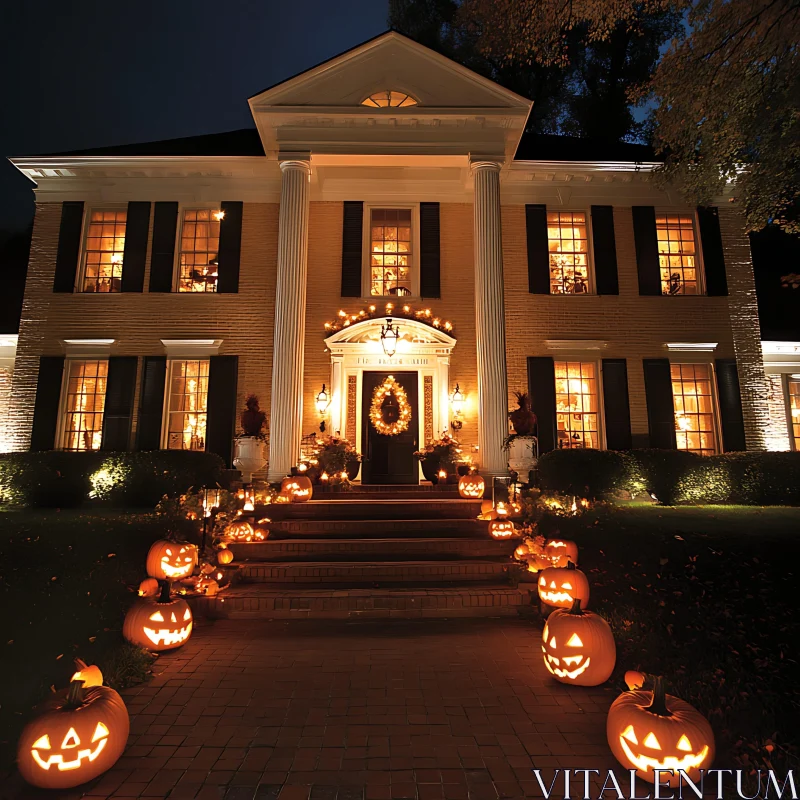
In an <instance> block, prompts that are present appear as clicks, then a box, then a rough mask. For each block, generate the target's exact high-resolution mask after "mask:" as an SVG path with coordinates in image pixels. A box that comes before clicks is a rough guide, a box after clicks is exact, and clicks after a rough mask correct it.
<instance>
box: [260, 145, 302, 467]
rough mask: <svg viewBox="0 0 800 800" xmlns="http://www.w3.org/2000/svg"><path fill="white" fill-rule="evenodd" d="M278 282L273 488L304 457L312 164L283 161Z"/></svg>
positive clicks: (271, 435) (271, 446)
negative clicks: (307, 282)
mask: <svg viewBox="0 0 800 800" xmlns="http://www.w3.org/2000/svg"><path fill="white" fill-rule="evenodd" d="M280 167H281V172H282V173H283V176H282V180H281V207H280V214H279V217H278V280H277V286H276V288H275V334H274V343H275V344H274V350H273V356H272V404H271V410H270V417H269V468H268V472H267V478H268V480H269V481H270V482H273V481H279V480H281V478H283V477H285V476H286V475H288V474H289V470H290V469H291V468H292V467H293V466H295V465H296V464H297V460H298V458H299V456H300V438H301V435H302V433H301V426H302V421H303V352H304V345H305V325H306V274H307V266H308V265H307V256H308V182H309V176H310V174H311V166H310V164H309V163H308V161H281V164H280Z"/></svg>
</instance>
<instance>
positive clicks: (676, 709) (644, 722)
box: [606, 678, 715, 787]
mask: <svg viewBox="0 0 800 800" xmlns="http://www.w3.org/2000/svg"><path fill="white" fill-rule="evenodd" d="M606 735H607V736H608V744H609V747H610V748H611V752H612V753H613V754H614V756H615V757H616V758H617V760H618V761H619V763H620V764H622V765H623V766H624V767H625V769H631V770H636V774H637V775H638V776H639V777H640V778H641V779H642V780H645V781H648V782H649V783H655V782H656V773H655V770H672V775H671V776H670V774H669V772H661V773H660V774H659V776H658V779H659V781H660V782H661V785H662V786H667V785H669V786H672V787H677V786H678V785H679V781H680V774H679V772H678V770H683V772H685V773H686V775H687V776H688V777H689V778H690V780H692V781H693V782H695V783H696V782H697V781H699V780H700V777H701V770H707V769H708V768H709V767H710V766H711V764H712V763H713V761H714V751H715V745H714V732H713V731H712V730H711V725H709V723H708V720H707V719H706V718H705V717H704V716H703V715H702V714H701V713H700V712H699V711H698V710H697V709H696V708H695V707H694V706H692V705H691V704H690V703H687V702H686V701H685V700H681V699H680V698H678V697H674V696H673V695H670V694H666V693H665V691H664V684H663V681H662V680H661V678H656V679H655V685H654V687H653V691H652V692H646V691H643V690H641V689H638V690H635V691H630V692H623V693H622V694H621V695H620V696H619V697H618V698H617V699H616V700H615V701H614V702H613V703H612V704H611V708H610V709H609V710H608V717H607V719H606Z"/></svg>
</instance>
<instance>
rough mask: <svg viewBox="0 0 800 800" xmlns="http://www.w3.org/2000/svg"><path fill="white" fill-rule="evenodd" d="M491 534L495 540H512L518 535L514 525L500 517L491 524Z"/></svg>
mask: <svg viewBox="0 0 800 800" xmlns="http://www.w3.org/2000/svg"><path fill="white" fill-rule="evenodd" d="M489 533H490V534H491V535H492V538H493V539H510V538H511V537H512V536H515V535H516V533H517V528H516V526H515V525H514V523H513V522H512V521H511V520H510V519H507V518H505V517H498V518H497V519H493V520H492V521H491V522H490V523H489Z"/></svg>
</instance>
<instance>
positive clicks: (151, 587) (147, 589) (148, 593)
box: [138, 578, 159, 597]
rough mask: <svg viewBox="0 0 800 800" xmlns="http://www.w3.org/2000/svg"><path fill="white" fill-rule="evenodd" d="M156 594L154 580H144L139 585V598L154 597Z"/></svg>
mask: <svg viewBox="0 0 800 800" xmlns="http://www.w3.org/2000/svg"><path fill="white" fill-rule="evenodd" d="M158 592H159V588H158V581H157V580H156V579H155V578H145V579H144V580H143V581H142V582H141V583H140V584H139V591H138V594H139V597H155V596H156V595H157V594H158Z"/></svg>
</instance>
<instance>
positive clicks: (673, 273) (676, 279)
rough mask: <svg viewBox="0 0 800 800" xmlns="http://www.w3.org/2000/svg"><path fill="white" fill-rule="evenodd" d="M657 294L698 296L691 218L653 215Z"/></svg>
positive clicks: (687, 216)
mask: <svg viewBox="0 0 800 800" xmlns="http://www.w3.org/2000/svg"><path fill="white" fill-rule="evenodd" d="M656 236H657V237H658V264H659V267H660V268H661V294H667V295H678V294H699V293H700V288H699V287H700V285H699V283H698V280H697V257H696V254H695V250H696V246H695V236H694V220H693V219H692V217H691V215H686V216H684V215H681V216H677V215H671V214H670V215H667V216H656Z"/></svg>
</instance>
